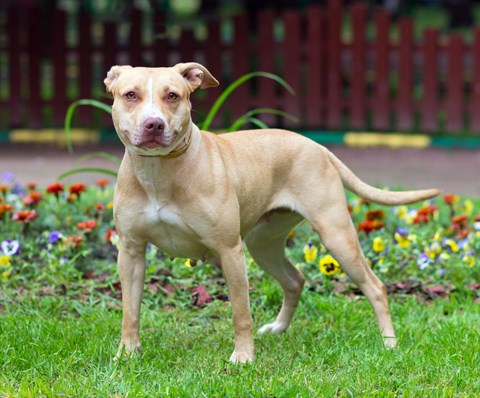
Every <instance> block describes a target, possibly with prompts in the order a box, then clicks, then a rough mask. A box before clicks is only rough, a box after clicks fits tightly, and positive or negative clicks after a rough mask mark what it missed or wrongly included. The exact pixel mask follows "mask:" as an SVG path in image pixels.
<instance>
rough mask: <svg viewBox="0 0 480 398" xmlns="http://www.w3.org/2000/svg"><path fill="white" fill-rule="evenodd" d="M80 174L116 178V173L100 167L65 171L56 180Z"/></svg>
mask: <svg viewBox="0 0 480 398" xmlns="http://www.w3.org/2000/svg"><path fill="white" fill-rule="evenodd" d="M80 173H101V174H107V175H110V176H113V177H117V172H116V171H113V170H109V169H104V168H101V167H83V168H79V169H73V170H69V171H67V172H65V173H63V174H60V175H59V176H58V179H59V180H63V179H64V178H66V177H69V176H71V175H75V174H80Z"/></svg>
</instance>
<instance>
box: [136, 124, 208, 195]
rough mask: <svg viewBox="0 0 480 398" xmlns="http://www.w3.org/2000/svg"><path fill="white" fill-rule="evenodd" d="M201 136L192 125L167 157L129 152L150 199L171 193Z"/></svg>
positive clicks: (139, 179) (138, 177)
mask: <svg viewBox="0 0 480 398" xmlns="http://www.w3.org/2000/svg"><path fill="white" fill-rule="evenodd" d="M199 136H200V131H199V129H198V127H197V126H195V125H194V124H193V123H192V124H191V125H190V126H189V128H188V131H187V133H186V134H184V138H182V140H181V141H180V143H179V144H178V145H177V147H176V148H175V149H174V150H173V151H171V152H169V153H168V154H166V155H157V156H143V155H139V154H135V153H133V152H131V151H128V150H127V153H128V157H129V159H130V164H131V167H132V171H133V173H134V174H135V176H136V178H137V180H138V182H139V183H140V185H142V187H143V189H144V190H145V192H146V193H147V195H148V196H149V197H150V199H153V198H158V196H159V192H164V193H166V192H168V191H169V188H170V186H171V182H172V177H173V175H174V174H175V173H176V172H178V171H179V170H180V169H182V167H181V164H182V163H183V162H184V161H185V160H186V157H188V156H189V153H190V152H191V151H192V150H194V147H195V146H196V145H195V144H196V143H198V140H199ZM191 144H194V145H191ZM177 148H178V149H177Z"/></svg>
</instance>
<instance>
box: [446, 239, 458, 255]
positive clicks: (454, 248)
mask: <svg viewBox="0 0 480 398" xmlns="http://www.w3.org/2000/svg"><path fill="white" fill-rule="evenodd" d="M443 244H444V245H445V246H448V247H449V248H450V250H451V251H452V252H454V253H458V252H459V250H460V249H459V247H458V245H457V242H455V241H454V240H453V239H445V240H444V241H443Z"/></svg>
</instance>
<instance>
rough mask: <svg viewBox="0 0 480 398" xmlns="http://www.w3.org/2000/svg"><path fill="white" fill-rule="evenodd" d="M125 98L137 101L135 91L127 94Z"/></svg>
mask: <svg viewBox="0 0 480 398" xmlns="http://www.w3.org/2000/svg"><path fill="white" fill-rule="evenodd" d="M125 97H126V98H127V99H129V100H135V99H137V95H136V94H135V93H134V92H133V91H129V92H128V93H127V94H125Z"/></svg>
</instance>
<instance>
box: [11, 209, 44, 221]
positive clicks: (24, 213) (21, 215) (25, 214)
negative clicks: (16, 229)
mask: <svg viewBox="0 0 480 398" xmlns="http://www.w3.org/2000/svg"><path fill="white" fill-rule="evenodd" d="M37 218H38V213H37V212H36V211H35V210H20V211H19V212H17V213H15V214H14V215H13V217H12V219H13V220H15V221H18V222H21V223H24V224H27V223H29V222H30V221H33V220H36V219H37Z"/></svg>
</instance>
